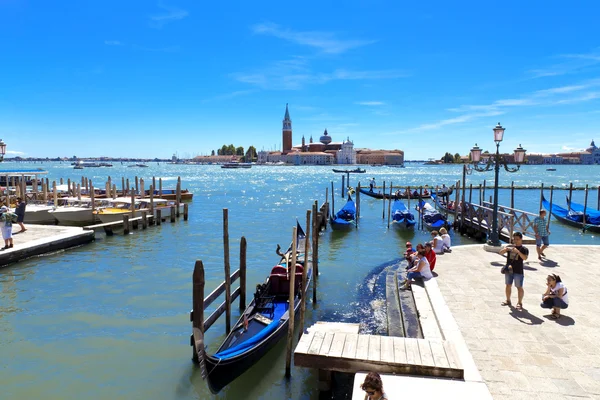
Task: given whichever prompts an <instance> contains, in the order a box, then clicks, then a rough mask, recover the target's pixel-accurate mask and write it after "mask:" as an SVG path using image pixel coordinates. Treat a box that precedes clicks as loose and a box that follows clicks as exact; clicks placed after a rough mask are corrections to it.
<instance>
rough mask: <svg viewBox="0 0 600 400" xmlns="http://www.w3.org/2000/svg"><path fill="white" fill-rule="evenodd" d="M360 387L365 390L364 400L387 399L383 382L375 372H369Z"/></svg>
mask: <svg viewBox="0 0 600 400" xmlns="http://www.w3.org/2000/svg"><path fill="white" fill-rule="evenodd" d="M360 388H361V389H362V390H364V391H365V392H366V394H365V400H388V397H387V396H386V394H385V392H384V391H383V382H382V381H381V377H380V376H379V374H378V373H377V372H369V373H368V374H367V376H366V377H365V381H364V382H363V383H362V385H360Z"/></svg>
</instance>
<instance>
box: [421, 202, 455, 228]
mask: <svg viewBox="0 0 600 400" xmlns="http://www.w3.org/2000/svg"><path fill="white" fill-rule="evenodd" d="M417 209H418V210H419V211H420V212H421V213H422V214H423V225H425V227H426V228H427V229H429V230H430V231H433V230H439V229H440V228H446V227H447V226H448V221H446V216H445V215H444V214H442V213H440V212H439V211H438V210H436V209H435V208H433V206H432V205H431V204H429V203H426V202H424V201H423V200H421V201H420V202H419V205H418V206H417Z"/></svg>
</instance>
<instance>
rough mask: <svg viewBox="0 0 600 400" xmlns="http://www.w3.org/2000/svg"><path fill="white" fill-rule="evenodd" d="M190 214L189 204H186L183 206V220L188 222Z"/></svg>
mask: <svg viewBox="0 0 600 400" xmlns="http://www.w3.org/2000/svg"><path fill="white" fill-rule="evenodd" d="M188 213H189V207H188V203H184V204H183V220H184V221H187V220H188Z"/></svg>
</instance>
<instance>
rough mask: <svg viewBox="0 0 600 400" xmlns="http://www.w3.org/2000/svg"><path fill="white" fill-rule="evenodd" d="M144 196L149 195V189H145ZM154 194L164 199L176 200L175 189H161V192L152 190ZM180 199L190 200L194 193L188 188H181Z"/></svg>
mask: <svg viewBox="0 0 600 400" xmlns="http://www.w3.org/2000/svg"><path fill="white" fill-rule="evenodd" d="M145 192H146V193H145V195H144V196H145V197H150V190H146V191H145ZM154 195H155V196H157V197H160V198H161V199H165V200H177V189H163V190H162V193H161V191H160V190H154ZM180 195H181V201H183V202H186V203H187V202H190V201H192V199H193V198H194V193H192V192H190V191H189V190H188V189H181V193H180Z"/></svg>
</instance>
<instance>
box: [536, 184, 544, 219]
mask: <svg viewBox="0 0 600 400" xmlns="http://www.w3.org/2000/svg"><path fill="white" fill-rule="evenodd" d="M543 198H544V182H542V185H541V186H540V206H539V207H538V209H537V213H536V214H539V212H540V210H541V209H542V199H543Z"/></svg>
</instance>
